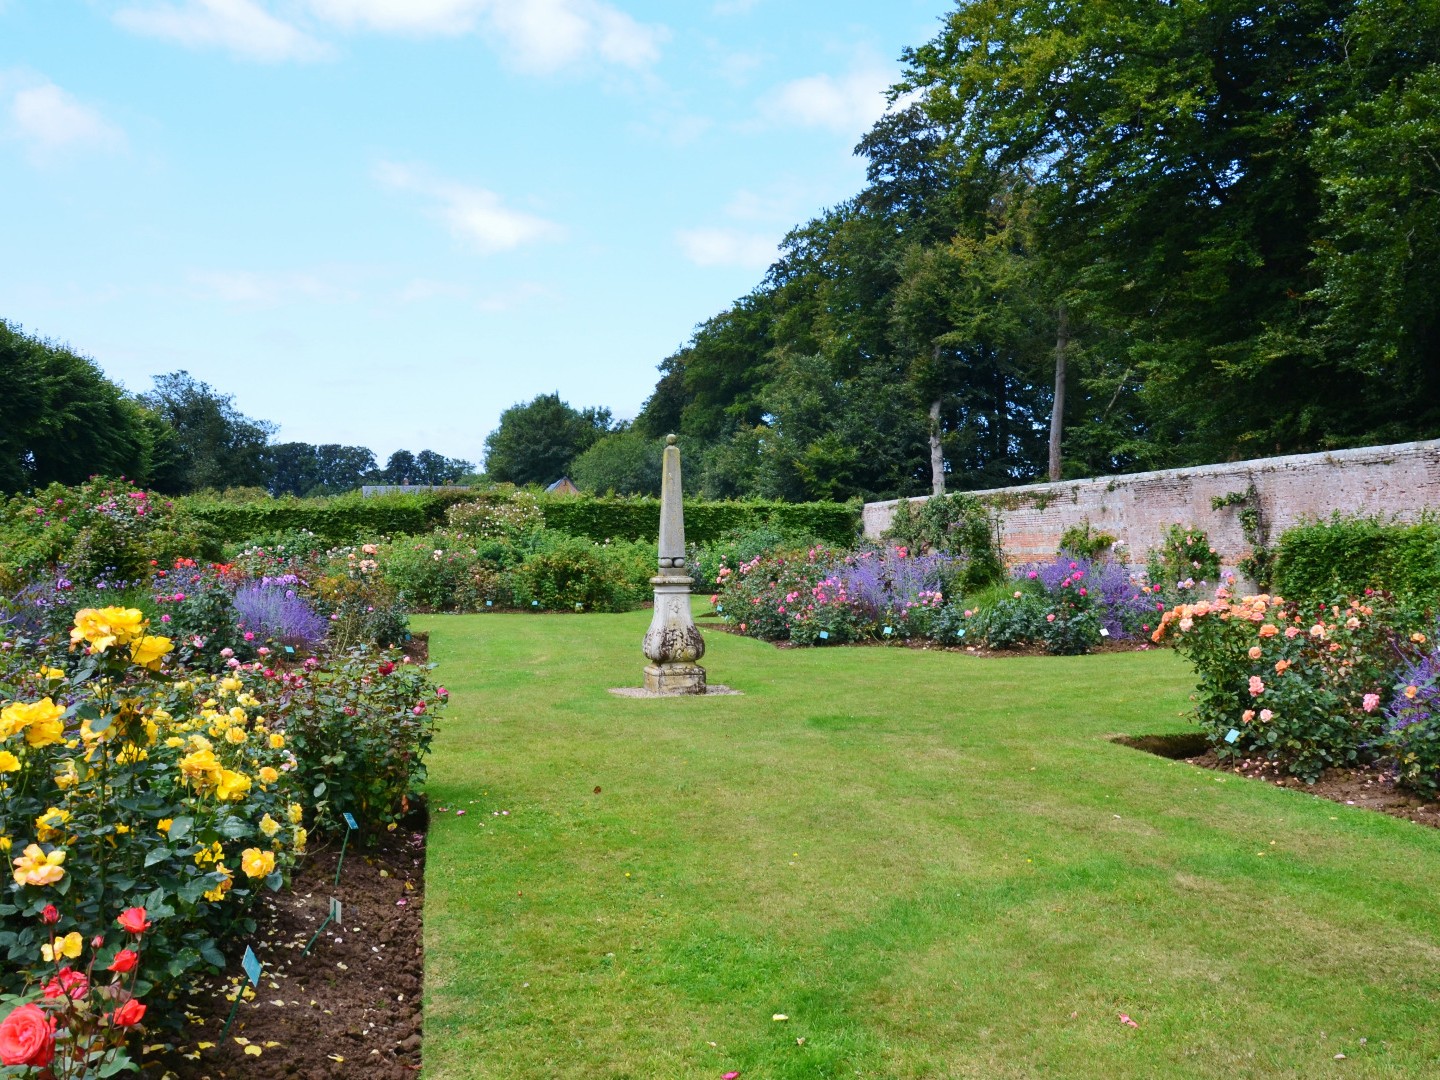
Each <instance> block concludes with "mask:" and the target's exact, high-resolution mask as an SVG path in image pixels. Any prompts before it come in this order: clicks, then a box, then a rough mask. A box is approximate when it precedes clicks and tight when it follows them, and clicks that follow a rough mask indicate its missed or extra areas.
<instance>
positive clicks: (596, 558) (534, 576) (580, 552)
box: [506, 533, 658, 611]
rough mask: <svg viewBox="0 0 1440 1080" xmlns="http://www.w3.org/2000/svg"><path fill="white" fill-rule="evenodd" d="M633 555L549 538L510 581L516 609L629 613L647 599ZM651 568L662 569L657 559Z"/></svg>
mask: <svg viewBox="0 0 1440 1080" xmlns="http://www.w3.org/2000/svg"><path fill="white" fill-rule="evenodd" d="M650 550H651V551H652V552H653V551H654V549H653V548H651V549H650ZM632 552H633V549H629V548H621V547H620V546H618V545H617V546H615V547H613V548H611V547H607V546H606V545H601V544H596V543H593V542H591V541H588V540H582V539H580V538H579V537H574V536H567V535H565V534H563V533H547V534H546V535H545V538H544V540H543V542H542V543H541V546H540V550H537V551H534V552H532V553H531V554H528V555H526V556H525V559H524V561H523V562H521V563H520V564H519V565H518V566H515V567H512V568H511V569H510V571H509V572H508V574H507V575H506V579H507V581H508V583H509V586H510V592H511V594H512V596H513V600H514V603H515V604H516V605H517V606H519V607H521V608H525V607H538V608H541V609H543V610H548V611H576V610H580V609H583V610H585V611H629V610H630V609H631V608H633V607H634V606H635V605H636V604H637V603H639V601H640V598H641V596H643V590H642V587H641V586H639V585H637V583H636V582H635V580H634V570H635V567H634V562H633V559H632V558H630V557H628V556H629V555H630V554H631V553H632ZM649 566H651V567H657V568H658V565H657V560H656V558H655V557H654V556H653V555H652V556H651V558H650V560H649ZM654 572H655V570H650V571H649V573H650V574H653V573H654Z"/></svg>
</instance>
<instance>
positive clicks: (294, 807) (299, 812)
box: [285, 802, 305, 825]
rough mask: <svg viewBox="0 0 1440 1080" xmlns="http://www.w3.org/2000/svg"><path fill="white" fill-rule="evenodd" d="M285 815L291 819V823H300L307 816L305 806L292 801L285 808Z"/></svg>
mask: <svg viewBox="0 0 1440 1080" xmlns="http://www.w3.org/2000/svg"><path fill="white" fill-rule="evenodd" d="M285 816H286V817H287V818H289V819H290V824H291V825H299V824H300V820H301V819H302V818H303V817H304V816H305V808H304V807H303V806H301V805H300V804H299V803H298V802H292V803H291V804H290V805H289V806H287V807H286V808H285Z"/></svg>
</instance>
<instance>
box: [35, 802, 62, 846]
mask: <svg viewBox="0 0 1440 1080" xmlns="http://www.w3.org/2000/svg"><path fill="white" fill-rule="evenodd" d="M69 820H70V812H69V811H68V810H61V809H60V808H59V807H58V806H52V807H50V808H49V809H48V810H46V811H45V813H43V814H41V815H40V816H39V817H38V818H36V819H35V831H36V836H37V837H38V838H39V840H40V842H41V843H42V844H44V843H47V842H49V841H51V840H58V839H59V838H60V837H62V836H64V835H65V823H66V822H67V821H69Z"/></svg>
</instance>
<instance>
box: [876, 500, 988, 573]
mask: <svg viewBox="0 0 1440 1080" xmlns="http://www.w3.org/2000/svg"><path fill="white" fill-rule="evenodd" d="M885 539H886V540H887V541H889V542H891V543H897V544H905V545H907V546H909V547H911V548H913V549H915V550H917V551H943V552H945V553H947V554H950V555H960V556H963V557H964V558H965V560H966V570H965V579H964V584H965V586H966V587H967V588H984V587H985V586H987V585H993V584H994V583H995V582H997V581H999V580H1000V579H1001V578H1002V577H1004V576H1005V562H1004V559H1003V557H1002V555H1001V552H1000V537H999V520H998V516H997V515H996V514H995V512H994V511H993V510H991V509H990V508H989V507H987V506H985V505H984V504H983V503H981V502H980V501H979V500H978V499H976V498H975V497H974V496H972V495H964V494H958V493H957V494H954V495H940V496H934V497H931V498H929V499H925V500H924V501H922V502H921V503H920V505H919V508H918V509H917V508H916V506H915V504H914V503H913V502H911V501H909V500H908V499H907V500H901V501H900V502H899V503H897V504H896V506H895V516H894V518H893V519H892V520H891V523H890V528H889V529H888V530H887V531H886V533H885Z"/></svg>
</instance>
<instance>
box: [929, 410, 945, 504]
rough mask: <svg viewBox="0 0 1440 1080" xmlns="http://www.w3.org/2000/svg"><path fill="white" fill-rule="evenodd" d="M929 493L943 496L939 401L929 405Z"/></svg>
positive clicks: (942, 452) (943, 467) (943, 465)
mask: <svg viewBox="0 0 1440 1080" xmlns="http://www.w3.org/2000/svg"><path fill="white" fill-rule="evenodd" d="M930 493H931V494H932V495H944V494H945V453H944V451H943V450H942V449H941V448H940V399H939V398H936V399H935V400H934V401H932V402H931V403H930Z"/></svg>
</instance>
